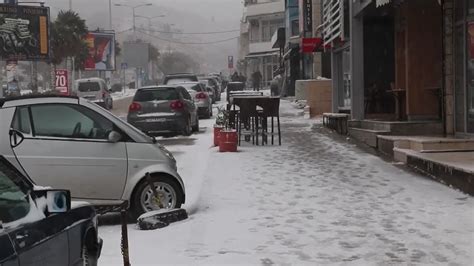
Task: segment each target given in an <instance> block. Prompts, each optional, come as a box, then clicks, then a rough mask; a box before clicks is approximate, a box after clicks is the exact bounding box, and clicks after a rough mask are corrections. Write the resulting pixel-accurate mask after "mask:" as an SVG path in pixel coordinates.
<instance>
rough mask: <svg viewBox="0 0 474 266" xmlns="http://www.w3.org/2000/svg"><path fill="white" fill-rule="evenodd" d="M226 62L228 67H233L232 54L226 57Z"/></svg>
mask: <svg viewBox="0 0 474 266" xmlns="http://www.w3.org/2000/svg"><path fill="white" fill-rule="evenodd" d="M227 62H228V64H229V69H233V68H234V57H233V56H231V55H230V56H229V57H227Z"/></svg>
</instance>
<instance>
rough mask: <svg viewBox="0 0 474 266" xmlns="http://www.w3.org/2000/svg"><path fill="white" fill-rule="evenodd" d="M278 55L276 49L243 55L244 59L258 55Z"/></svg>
mask: <svg viewBox="0 0 474 266" xmlns="http://www.w3.org/2000/svg"><path fill="white" fill-rule="evenodd" d="M273 55H278V51H270V52H261V53H250V54H248V55H247V56H245V58H246V59H252V58H258V57H265V56H273Z"/></svg>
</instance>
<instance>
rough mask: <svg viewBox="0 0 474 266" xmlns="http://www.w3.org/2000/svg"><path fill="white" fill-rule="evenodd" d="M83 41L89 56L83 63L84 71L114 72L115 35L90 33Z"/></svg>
mask: <svg viewBox="0 0 474 266" xmlns="http://www.w3.org/2000/svg"><path fill="white" fill-rule="evenodd" d="M85 41H86V43H87V46H88V48H89V56H88V57H87V59H86V61H85V62H84V68H85V70H92V71H97V70H103V71H114V70H115V33H106V32H90V33H89V34H87V36H86V38H85Z"/></svg>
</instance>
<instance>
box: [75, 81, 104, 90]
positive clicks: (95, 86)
mask: <svg viewBox="0 0 474 266" xmlns="http://www.w3.org/2000/svg"><path fill="white" fill-rule="evenodd" d="M78 90H79V91H80V92H90V91H100V83H99V82H79V86H78Z"/></svg>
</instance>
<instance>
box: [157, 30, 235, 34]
mask: <svg viewBox="0 0 474 266" xmlns="http://www.w3.org/2000/svg"><path fill="white" fill-rule="evenodd" d="M151 31H153V32H157V33H168V34H170V33H171V34H184V35H210V34H221V33H231V32H238V31H240V30H225V31H211V32H179V31H160V30H155V29H152V30H151Z"/></svg>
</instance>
